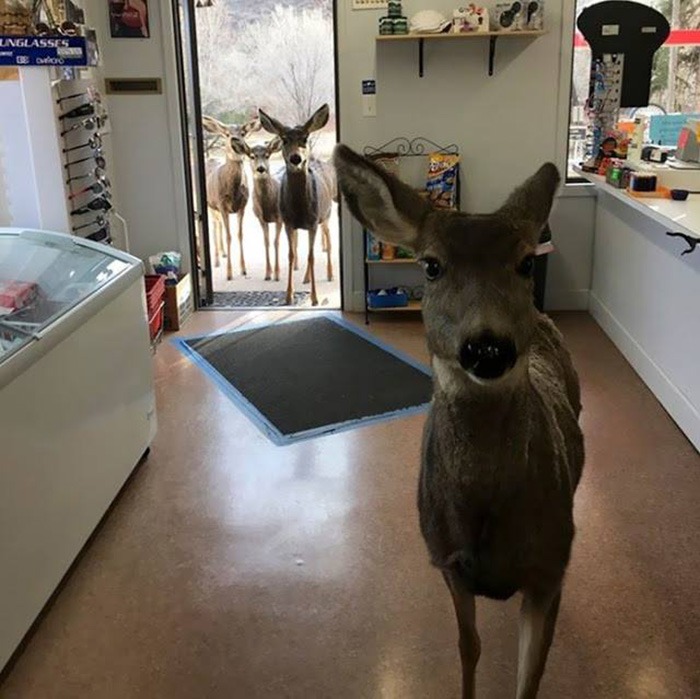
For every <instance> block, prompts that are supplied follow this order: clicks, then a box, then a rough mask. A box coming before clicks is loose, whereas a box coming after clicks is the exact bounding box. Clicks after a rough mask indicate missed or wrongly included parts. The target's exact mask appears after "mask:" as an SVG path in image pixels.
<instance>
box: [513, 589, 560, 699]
mask: <svg viewBox="0 0 700 699" xmlns="http://www.w3.org/2000/svg"><path fill="white" fill-rule="evenodd" d="M560 601H561V589H557V590H556V591H555V592H553V593H551V594H548V595H533V594H529V593H525V594H524V595H523V603H522V606H521V608H520V639H519V649H518V692H517V694H516V697H517V699H535V697H537V691H538V690H539V687H540V681H541V680H542V675H543V674H544V668H545V664H546V663H547V654H548V653H549V648H550V646H551V645H552V639H553V638H554V627H555V626H556V623H557V614H558V613H559V603H560Z"/></svg>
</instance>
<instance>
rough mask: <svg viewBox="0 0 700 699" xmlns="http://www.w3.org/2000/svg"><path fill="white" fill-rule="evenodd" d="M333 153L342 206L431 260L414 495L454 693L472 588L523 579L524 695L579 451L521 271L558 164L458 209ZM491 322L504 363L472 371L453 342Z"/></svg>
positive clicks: (568, 528) (550, 609) (543, 647)
mask: <svg viewBox="0 0 700 699" xmlns="http://www.w3.org/2000/svg"><path fill="white" fill-rule="evenodd" d="M335 164H336V170H337V172H338V178H339V184H340V188H341V191H342V192H343V195H344V196H345V198H346V200H347V202H348V204H349V206H350V209H351V211H352V212H353V214H354V215H355V216H356V217H357V218H358V219H359V220H360V221H361V222H362V223H364V224H365V225H366V226H367V227H369V228H370V229H372V230H373V231H374V232H375V234H376V235H377V236H378V237H380V238H382V239H384V240H388V241H390V242H392V243H398V244H401V245H404V246H408V247H411V248H413V249H414V250H415V252H416V255H417V257H419V258H421V259H423V260H426V263H425V264H426V270H427V271H429V272H430V278H429V279H428V280H427V281H426V284H425V293H424V301H423V318H424V321H425V327H426V334H427V339H428V347H429V350H430V354H431V361H432V365H433V370H434V377H435V378H434V395H433V402H432V406H431V409H430V414H429V416H428V419H427V422H426V425H425V432H424V436H423V453H422V465H421V472H420V479H419V487H418V507H419V514H420V526H421V531H422V534H423V537H424V539H425V542H426V545H427V548H428V551H429V554H430V559H431V561H432V563H433V565H434V566H436V567H437V568H438V569H439V570H440V571H441V572H442V573H443V576H444V578H445V581H446V583H447V586H448V588H449V590H450V593H451V595H452V598H453V601H454V605H455V611H456V615H457V621H458V626H459V631H460V654H461V659H462V676H463V690H462V691H463V697H464V698H465V699H473V697H474V696H475V672H476V664H477V661H478V658H479V654H480V642H479V636H478V632H477V629H476V608H475V603H474V598H475V596H478V595H483V596H486V597H491V598H496V599H506V598H508V597H510V596H512V595H513V594H514V593H516V592H522V593H523V604H522V610H521V624H520V651H519V662H518V687H517V697H518V699H534V697H536V695H537V692H538V688H539V684H540V680H541V677H542V674H543V672H544V666H545V662H546V657H547V653H548V650H549V646H550V644H551V641H552V638H553V634H554V627H555V623H556V616H557V611H558V608H559V600H560V595H561V586H562V583H563V578H564V574H565V571H566V567H567V564H568V561H569V555H570V551H571V545H572V541H573V537H574V521H573V498H574V492H575V490H576V486H577V485H578V482H579V479H580V477H581V472H582V468H583V461H584V449H583V437H582V433H581V430H580V428H579V424H578V416H579V413H580V410H581V404H580V395H579V385H578V378H577V376H576V372H575V370H574V368H573V365H572V362H571V358H570V356H569V354H568V352H567V350H566V348H565V346H564V343H563V339H562V337H561V335H560V334H559V332H558V331H557V329H556V328H555V326H554V325H553V323H552V322H551V321H550V320H549V318H547V317H546V316H544V315H542V314H540V313H539V312H538V311H537V310H536V309H535V307H534V304H533V302H532V293H533V288H532V280H531V279H530V278H528V277H527V275H524V274H523V270H529V269H530V268H531V266H530V265H529V264H528V263H529V262H532V260H531V259H530V260H528V258H531V256H532V255H533V253H534V251H535V248H536V245H537V242H538V238H539V235H540V232H541V230H542V228H543V227H544V226H545V225H546V223H547V218H548V216H549V211H550V207H551V204H552V199H553V196H554V193H555V191H556V188H557V186H558V183H559V175H558V172H557V170H556V168H555V167H554V166H553V165H551V164H547V165H544V166H542V168H540V170H539V171H538V172H537V173H536V174H535V175H534V176H533V177H531V178H530V179H529V180H527V181H526V182H525V183H524V184H523V185H522V186H521V187H520V188H518V189H517V190H516V191H515V192H514V193H513V194H512V195H511V197H510V198H509V199H508V201H507V202H506V204H505V205H504V206H503V207H502V208H501V209H499V211H497V212H496V213H495V214H490V215H469V214H465V213H457V212H447V211H437V210H434V209H432V207H431V206H430V205H429V204H427V203H426V202H425V201H424V200H422V199H421V198H420V197H419V196H418V195H417V193H415V192H414V191H413V190H412V189H411V188H410V187H408V186H407V185H406V184H404V183H403V182H401V181H399V180H398V179H397V178H395V177H393V176H392V175H390V174H389V173H387V172H386V171H385V170H383V169H382V168H379V167H378V166H377V165H375V164H374V163H372V162H370V161H369V160H367V159H365V158H362V157H361V156H359V155H357V154H356V153H354V152H353V151H351V150H350V149H348V148H347V147H345V146H339V147H338V148H337V149H336V155H335ZM437 269H439V270H440V274H439V275H436V274H435V270H437ZM485 334H486V335H485ZM496 335H497V336H499V337H504V338H507V340H508V342H509V343H511V345H509V346H512V347H513V348H514V352H515V356H514V357H513V363H512V365H510V368H508V369H506V371H504V373H503V374H502V375H500V376H498V377H497V378H494V379H491V378H488V379H484V378H483V377H481V378H480V376H479V375H478V373H477V374H475V373H474V372H473V371H472V368H471V365H468V364H467V363H466V360H465V359H464V357H465V356H469V355H465V354H464V352H465V349H464V348H465V347H466V346H467V344H469V343H470V341H471V339H472V338H475V337H484V336H488V337H489V338H490V337H493V336H496ZM474 342H476V341H474ZM465 366H466V367H467V368H465Z"/></svg>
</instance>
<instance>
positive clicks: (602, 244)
mask: <svg viewBox="0 0 700 699" xmlns="http://www.w3.org/2000/svg"><path fill="white" fill-rule="evenodd" d="M579 174H580V175H581V176H582V177H584V178H585V179H586V180H588V181H589V182H592V183H593V184H594V185H595V187H596V190H597V192H596V193H597V206H596V219H595V221H596V223H595V238H594V250H593V271H592V272H593V273H592V282H591V292H590V298H589V309H590V312H591V314H592V315H593V317H594V318H595V319H596V321H597V322H598V324H599V325H600V326H601V327H602V328H603V330H604V331H605V332H606V333H607V335H608V336H609V337H610V338H611V340H612V341H613V342H614V343H615V345H616V346H617V347H618V349H619V350H620V351H621V352H622V354H624V356H625V357H626V358H627V360H628V361H629V362H630V364H631V365H632V366H633V367H634V369H635V370H636V371H637V373H638V374H639V375H640V377H641V378H642V379H643V380H644V381H645V383H646V384H647V385H648V386H649V388H650V389H651V390H652V391H653V393H654V395H655V396H656V397H657V398H658V399H659V401H660V402H661V404H662V405H663V406H664V408H665V409H666V410H667V411H668V413H669V414H670V415H671V417H672V418H673V419H674V420H675V422H676V423H677V424H678V426H679V427H680V428H681V429H682V430H683V432H685V434H686V435H687V437H688V438H689V439H690V441H691V442H692V443H693V444H694V445H695V447H696V448H698V449H700V313H698V309H697V303H698V300H699V299H700V246H699V247H698V248H697V249H696V250H695V252H692V253H689V254H687V255H681V253H682V252H683V251H684V250H686V249H688V243H687V242H686V241H685V240H683V239H682V238H672V237H669V236H668V235H667V232H669V231H674V232H681V233H683V234H685V235H687V236H689V237H690V238H693V239H700V195H695V196H693V195H691V196H690V197H689V199H688V200H687V201H685V202H676V201H673V200H666V199H638V198H635V197H632V196H630V195H629V194H627V193H626V192H625V191H624V190H619V189H616V188H614V187H612V186H610V185H608V184H607V183H606V182H605V180H604V178H603V177H599V176H597V175H591V174H589V173H584V172H579Z"/></svg>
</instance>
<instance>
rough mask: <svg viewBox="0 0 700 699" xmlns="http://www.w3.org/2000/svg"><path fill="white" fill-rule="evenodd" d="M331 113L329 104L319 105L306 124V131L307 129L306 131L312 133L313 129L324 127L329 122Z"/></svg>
mask: <svg viewBox="0 0 700 699" xmlns="http://www.w3.org/2000/svg"><path fill="white" fill-rule="evenodd" d="M330 114H331V112H330V109H329V108H328V105H327V104H324V105H323V106H321V107H319V108H318V109H317V110H316V111H315V112H314V113H313V114H312V115H311V118H310V119H309V120H308V121H307V122H306V123H305V124H304V131H306V133H311V132H312V131H318V130H319V129H322V128H323V127H324V126H325V125H326V124H327V123H328V118H329V117H330Z"/></svg>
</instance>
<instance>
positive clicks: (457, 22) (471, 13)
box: [452, 3, 489, 34]
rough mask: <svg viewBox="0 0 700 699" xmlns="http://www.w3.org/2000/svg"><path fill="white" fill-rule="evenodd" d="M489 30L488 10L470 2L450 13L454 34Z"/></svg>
mask: <svg viewBox="0 0 700 699" xmlns="http://www.w3.org/2000/svg"><path fill="white" fill-rule="evenodd" d="M488 30H489V11H488V10H487V9H486V8H485V7H479V6H478V5H475V4H474V3H470V4H469V5H467V6H466V7H458V8H457V9H456V10H455V11H454V12H453V14H452V31H453V32H454V33H455V34H465V33H471V32H474V33H477V34H478V33H481V32H488Z"/></svg>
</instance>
